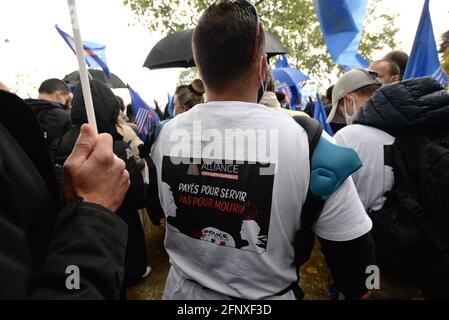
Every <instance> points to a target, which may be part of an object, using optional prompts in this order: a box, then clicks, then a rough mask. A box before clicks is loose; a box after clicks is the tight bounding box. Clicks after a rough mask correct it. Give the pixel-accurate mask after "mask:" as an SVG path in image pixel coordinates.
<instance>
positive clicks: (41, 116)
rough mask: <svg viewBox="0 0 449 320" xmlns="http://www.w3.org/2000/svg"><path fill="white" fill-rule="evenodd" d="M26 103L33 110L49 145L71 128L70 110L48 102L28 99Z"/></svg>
mask: <svg viewBox="0 0 449 320" xmlns="http://www.w3.org/2000/svg"><path fill="white" fill-rule="evenodd" d="M25 102H26V103H28V104H29V105H30V106H31V108H32V109H33V111H34V113H35V115H36V118H37V120H38V121H39V124H40V126H41V129H42V131H43V133H44V137H45V140H46V141H47V144H48V145H50V144H51V143H52V142H53V141H54V140H55V139H57V138H59V137H61V136H62V135H63V134H64V133H65V132H66V131H67V130H68V129H69V128H70V110H68V109H67V108H66V107H65V106H63V105H61V104H59V103H56V102H51V101H47V100H36V99H27V100H25Z"/></svg>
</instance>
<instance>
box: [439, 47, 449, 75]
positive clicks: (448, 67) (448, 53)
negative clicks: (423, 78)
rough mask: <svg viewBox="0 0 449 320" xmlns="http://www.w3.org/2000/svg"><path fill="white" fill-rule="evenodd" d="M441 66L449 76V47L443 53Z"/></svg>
mask: <svg viewBox="0 0 449 320" xmlns="http://www.w3.org/2000/svg"><path fill="white" fill-rule="evenodd" d="M441 66H442V67H443V70H444V72H446V74H447V75H449V47H448V48H446V50H445V51H444V53H443V56H442V59H441Z"/></svg>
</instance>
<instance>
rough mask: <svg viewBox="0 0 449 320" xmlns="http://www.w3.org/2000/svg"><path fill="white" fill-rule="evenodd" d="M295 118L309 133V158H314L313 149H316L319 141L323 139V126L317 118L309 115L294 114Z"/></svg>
mask: <svg viewBox="0 0 449 320" xmlns="http://www.w3.org/2000/svg"><path fill="white" fill-rule="evenodd" d="M293 120H295V121H296V123H298V124H299V125H300V126H301V127H302V128H303V129H304V130H305V131H306V133H307V138H308V140H309V158H310V159H312V154H313V151H314V150H315V147H316V145H317V144H318V141H320V139H321V134H322V132H323V128H322V127H321V125H320V123H319V122H318V121H317V120H315V119H313V118H310V117H308V116H294V117H293Z"/></svg>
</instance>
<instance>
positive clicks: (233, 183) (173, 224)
mask: <svg viewBox="0 0 449 320" xmlns="http://www.w3.org/2000/svg"><path fill="white" fill-rule="evenodd" d="M178 163H179V164H178ZM269 166H272V167H271V169H272V168H274V164H261V163H258V162H244V163H242V162H235V161H226V162H225V161H220V160H208V159H201V160H200V159H195V160H193V159H190V160H187V161H186V160H185V159H184V161H182V162H181V159H173V158H170V157H167V156H165V157H164V158H163V162H162V186H161V187H162V189H163V191H162V192H163V193H164V197H168V198H169V201H165V202H166V206H165V210H166V215H167V223H168V227H169V229H170V230H172V231H175V232H180V233H182V234H185V235H187V236H189V237H191V238H194V239H198V240H202V241H208V242H211V243H213V244H216V245H218V246H226V247H232V248H238V249H241V250H248V251H252V252H255V253H257V254H262V253H263V252H265V250H266V248H267V243H268V240H269V235H268V231H269V226H270V218H271V198H272V193H273V181H274V173H273V174H269V175H266V174H261V172H262V173H263V172H264V170H263V168H267V167H269ZM261 169H262V170H261ZM265 171H267V170H265ZM270 172H274V170H270ZM171 197H173V199H171ZM167 203H169V204H168V205H167Z"/></svg>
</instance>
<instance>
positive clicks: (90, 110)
mask: <svg viewBox="0 0 449 320" xmlns="http://www.w3.org/2000/svg"><path fill="white" fill-rule="evenodd" d="M67 2H68V5H69V10H70V20H71V22H72V29H73V38H74V40H75V48H76V57H77V59H78V67H79V74H80V80H81V88H82V90H83V96H84V105H85V107H86V113H87V120H88V121H89V124H90V125H91V126H92V128H93V129H94V131H95V133H96V134H97V133H98V129H97V121H96V119H95V112H94V105H93V102H92V92H91V91H90V83H89V78H88V75H89V76H91V75H90V73H88V72H87V68H86V62H85V61H86V60H85V57H84V47H83V43H82V38H81V30H80V27H79V21H78V14H77V11H76V2H75V0H67ZM91 77H92V76H91Z"/></svg>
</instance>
